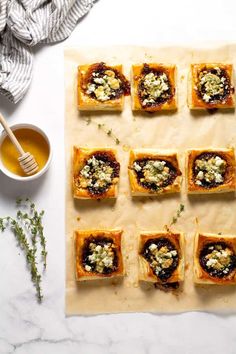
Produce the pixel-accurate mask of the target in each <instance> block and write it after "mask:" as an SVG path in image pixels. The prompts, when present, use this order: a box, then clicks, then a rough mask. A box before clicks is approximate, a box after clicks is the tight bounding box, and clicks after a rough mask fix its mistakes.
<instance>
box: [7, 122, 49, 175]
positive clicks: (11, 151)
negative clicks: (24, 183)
mask: <svg viewBox="0 0 236 354" xmlns="http://www.w3.org/2000/svg"><path fill="white" fill-rule="evenodd" d="M13 132H14V134H15V136H16V138H17V140H18V141H19V143H20V144H21V146H22V148H23V149H24V151H25V152H29V153H30V154H32V155H33V156H34V158H35V160H36V162H37V163H38V166H39V169H38V171H37V173H38V172H39V171H40V170H42V169H43V167H44V166H45V165H46V163H47V161H48V158H49V153H50V151H49V145H48V142H47V141H46V139H45V138H44V137H43V136H42V135H41V134H40V133H39V132H37V131H35V130H33V129H30V128H19V129H16V130H13ZM0 157H1V160H2V163H3V165H4V166H5V168H7V169H8V170H9V171H10V172H12V173H14V174H15V175H17V176H21V177H26V174H25V173H24V171H23V170H22V168H21V167H20V164H19V161H18V158H19V153H18V151H17V150H16V148H15V146H14V145H13V143H12V142H11V140H10V139H9V137H8V136H6V137H5V138H4V140H3V142H2V145H1V150H0Z"/></svg>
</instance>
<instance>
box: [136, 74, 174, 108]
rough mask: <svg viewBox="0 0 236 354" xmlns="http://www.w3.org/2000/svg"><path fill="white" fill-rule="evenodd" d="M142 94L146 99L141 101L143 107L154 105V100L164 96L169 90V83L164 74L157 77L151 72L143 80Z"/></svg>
mask: <svg viewBox="0 0 236 354" xmlns="http://www.w3.org/2000/svg"><path fill="white" fill-rule="evenodd" d="M143 86H144V94H145V95H147V98H145V99H144V100H143V102H142V103H143V106H146V105H147V104H150V103H155V101H156V99H158V98H160V97H161V96H163V95H165V94H166V93H167V91H168V90H169V88H170V87H169V81H168V78H167V76H166V74H165V73H162V74H161V75H157V74H155V73H153V72H150V73H148V74H147V75H145V76H144V78H143Z"/></svg>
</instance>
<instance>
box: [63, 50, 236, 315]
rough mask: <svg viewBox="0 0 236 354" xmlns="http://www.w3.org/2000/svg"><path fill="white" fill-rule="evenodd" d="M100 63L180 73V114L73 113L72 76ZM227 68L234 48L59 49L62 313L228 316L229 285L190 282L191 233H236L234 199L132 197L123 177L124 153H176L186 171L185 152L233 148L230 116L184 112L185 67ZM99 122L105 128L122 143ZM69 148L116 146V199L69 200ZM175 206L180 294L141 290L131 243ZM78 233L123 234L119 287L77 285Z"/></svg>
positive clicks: (235, 55)
mask: <svg viewBox="0 0 236 354" xmlns="http://www.w3.org/2000/svg"><path fill="white" fill-rule="evenodd" d="M100 61H104V62H107V63H109V64H117V63H118V64H119V63H122V64H123V65H124V72H125V74H126V75H127V76H128V77H129V72H130V67H131V65H132V64H133V63H143V62H163V63H172V64H176V65H177V68H178V83H177V87H178V101H179V103H178V107H179V108H178V111H177V112H174V113H171V112H169V113H168V112H166V113H157V114H149V113H132V111H131V105H130V98H129V97H127V98H126V103H125V109H124V111H123V112H122V113H116V112H114V113H108V112H99V113H98V112H88V113H87V112H83V113H82V112H81V113H79V112H78V110H77V99H76V84H77V82H76V80H77V77H76V74H77V66H78V65H79V64H87V63H95V62H100ZM194 62H196V63H197V62H228V63H233V64H234V65H235V66H236V46H235V45H227V46H220V47H215V48H211V49H208V50H206V49H204V50H201V49H187V48H180V47H171V48H145V47H134V46H126V47H109V48H66V49H65V100H66V105H65V141H66V172H67V178H66V314H67V315H74V314H98V313H116V312H137V311H138V312H144V311H149V312H159V313H160V312H164V313H167V312H181V311H192V310H206V311H221V310H224V311H230V312H232V311H234V312H235V309H236V287H235V286H222V287H219V286H218V287H217V286H214V285H213V286H194V284H193V282H192V259H193V257H192V254H193V253H192V250H193V236H194V234H195V233H196V231H202V232H212V233H218V232H221V233H222V234H236V224H235V215H236V200H235V194H234V193H226V194H215V195H198V196H187V195H186V192H185V185H184V183H183V185H182V192H181V194H179V195H168V196H164V197H161V196H159V197H148V198H147V197H136V198H132V197H131V196H130V190H129V181H128V173H127V165H128V157H129V149H130V148H158V149H162V148H163V149H169V148H172V149H177V150H178V151H179V154H180V166H181V169H182V171H183V182H184V180H185V173H184V157H185V154H184V153H185V151H186V149H190V148H208V147H215V148H221V147H231V146H235V135H236V116H235V113H234V111H233V110H229V111H225V112H222V111H217V112H216V113H214V114H210V113H208V112H200V111H199V112H190V111H189V109H188V107H187V104H186V97H187V74H188V67H189V64H190V63H194ZM97 124H105V129H107V130H109V129H112V131H113V133H114V134H115V136H116V137H117V138H118V139H119V140H120V144H119V145H116V143H115V141H114V139H113V138H112V137H111V136H108V135H107V134H106V132H105V131H103V130H102V129H98V126H97ZM73 145H78V146H85V147H116V148H117V150H118V158H119V161H120V163H121V176H120V184H119V195H118V198H117V200H102V201H96V200H73V198H72V193H71V151H72V147H73ZM180 203H183V204H184V205H185V212H184V213H183V215H182V216H181V218H180V219H179V221H178V223H177V224H176V225H174V227H173V231H183V232H185V237H186V271H185V282H184V285H183V288H182V289H181V290H180V291H179V292H178V293H176V294H174V293H165V292H162V291H160V290H157V289H155V288H154V287H153V285H144V284H139V282H138V259H137V245H138V236H139V233H140V232H141V231H144V230H145V231H154V230H163V227H164V225H166V224H170V222H171V220H172V217H173V216H174V214H175V212H176V210H177V209H178V207H179V205H180ZM77 228H80V229H91V228H94V229H96V228H121V229H123V230H124V234H123V242H124V262H125V266H126V272H127V276H126V277H125V278H124V280H123V281H114V280H108V281H103V282H97V281H96V282H87V283H77V282H76V281H75V269H74V254H73V250H74V247H73V246H74V243H73V231H74V230H75V229H77Z"/></svg>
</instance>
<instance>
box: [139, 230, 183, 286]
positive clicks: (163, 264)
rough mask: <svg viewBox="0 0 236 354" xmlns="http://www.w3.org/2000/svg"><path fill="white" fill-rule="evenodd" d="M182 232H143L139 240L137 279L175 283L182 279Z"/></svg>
mask: <svg viewBox="0 0 236 354" xmlns="http://www.w3.org/2000/svg"><path fill="white" fill-rule="evenodd" d="M184 244H185V240H184V234H183V233H177V232H176V233H171V232H163V231H157V232H143V233H141V235H140V241H139V280H141V281H147V282H152V283H161V284H163V283H167V284H168V283H176V282H181V281H183V280H184V258H185V256H184Z"/></svg>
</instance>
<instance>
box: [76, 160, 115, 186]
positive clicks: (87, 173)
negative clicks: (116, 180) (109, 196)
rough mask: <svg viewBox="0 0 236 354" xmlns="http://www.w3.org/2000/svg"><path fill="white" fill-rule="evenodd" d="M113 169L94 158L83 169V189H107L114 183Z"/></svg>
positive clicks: (81, 173) (81, 177) (80, 182)
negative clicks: (91, 187) (106, 187)
mask: <svg viewBox="0 0 236 354" xmlns="http://www.w3.org/2000/svg"><path fill="white" fill-rule="evenodd" d="M112 174H113V168H112V167H111V166H110V165H108V164H106V163H105V162H104V161H102V160H99V159H97V158H96V157H95V156H92V157H91V158H90V159H89V160H88V161H87V163H86V165H85V166H84V167H83V168H82V169H81V171H80V174H79V184H80V185H81V187H82V188H87V187H90V186H93V187H94V188H99V187H105V186H106V185H108V184H110V183H111V182H112Z"/></svg>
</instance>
